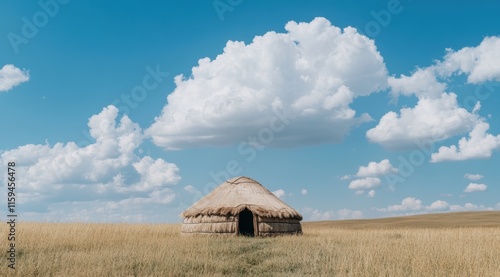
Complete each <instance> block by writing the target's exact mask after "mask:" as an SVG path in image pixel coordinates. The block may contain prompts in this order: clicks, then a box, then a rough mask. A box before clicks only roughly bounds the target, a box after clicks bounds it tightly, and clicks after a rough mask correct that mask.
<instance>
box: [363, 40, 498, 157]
mask: <svg viewBox="0 0 500 277" xmlns="http://www.w3.org/2000/svg"><path fill="white" fill-rule="evenodd" d="M499 53H500V38H498V37H487V38H485V39H484V40H483V41H482V42H481V44H480V45H479V46H477V47H466V48H463V49H461V50H459V51H457V52H453V51H452V50H448V53H447V54H446V55H445V57H444V58H443V60H442V61H438V62H436V64H434V65H432V66H429V67H427V68H421V69H417V70H416V71H415V72H414V73H413V74H412V75H411V76H405V75H401V76H400V77H394V76H392V77H389V78H388V84H389V86H390V88H391V92H392V94H393V95H394V96H395V97H398V96H399V95H404V96H412V95H414V96H416V97H417V98H418V102H417V104H416V106H415V107H410V108H402V109H401V110H400V112H399V114H398V113H397V112H393V111H391V112H388V113H386V114H385V115H384V116H383V117H382V118H381V119H380V122H379V123H378V125H377V126H376V127H374V128H372V129H370V130H368V131H367V133H366V136H367V138H368V139H369V140H370V141H372V142H375V143H378V144H381V145H382V146H384V147H386V148H393V149H394V148H396V149H397V148H409V147H416V145H417V144H418V143H419V142H429V141H432V142H435V141H441V140H444V139H448V138H451V137H453V136H456V135H459V134H463V133H466V132H470V131H471V130H472V129H474V128H475V127H477V126H478V125H479V124H482V123H483V122H484V121H485V119H484V118H481V117H480V116H479V115H478V114H477V112H478V111H479V109H480V103H479V102H478V103H477V104H476V106H475V107H474V109H472V111H468V110H466V109H464V108H462V107H460V105H459V103H458V102H457V95H456V94H455V93H453V92H447V91H446V90H447V85H446V84H447V82H450V81H452V80H453V77H454V75H457V74H466V75H467V76H468V82H469V83H480V82H486V81H493V80H500V65H499V64H498V63H494V62H492V61H496V60H498V59H499V55H500V54H499Z"/></svg>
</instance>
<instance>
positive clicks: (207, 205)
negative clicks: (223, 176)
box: [181, 177, 302, 236]
mask: <svg viewBox="0 0 500 277" xmlns="http://www.w3.org/2000/svg"><path fill="white" fill-rule="evenodd" d="M243 211H250V212H251V213H250V212H248V213H249V214H250V219H246V220H247V221H249V223H248V222H247V225H245V226H246V227H245V228H249V230H250V232H253V233H254V234H255V235H256V236H259V235H260V236H268V235H278V234H300V233H302V227H301V225H300V220H302V216H301V215H300V214H299V213H298V212H297V211H296V210H294V209H293V208H291V207H290V206H288V205H287V204H285V203H284V202H283V201H281V200H280V199H279V198H278V197H276V196H275V195H274V194H272V193H271V192H270V191H269V190H267V189H266V188H264V187H263V186H262V185H261V184H259V183H258V182H257V181H255V180H253V179H250V178H248V177H236V178H233V179H230V180H228V181H226V182H224V183H222V184H221V185H220V186H218V187H217V188H216V189H214V190H213V191H212V192H210V193H209V194H208V195H206V196H205V197H204V198H202V199H200V200H199V201H198V202H196V203H195V204H194V205H193V206H191V207H190V208H189V209H187V210H186V211H184V212H183V213H182V216H183V217H184V221H183V224H182V228H181V232H182V233H185V234H193V233H199V234H236V235H237V234H239V233H240V231H241V230H240V227H239V226H243V225H241V224H240V225H239V223H242V222H240V214H241V212H243ZM252 218H253V219H252ZM241 220H243V218H242V219H241ZM252 220H253V222H252ZM248 224H250V225H251V226H249V227H248ZM247 231H248V230H247Z"/></svg>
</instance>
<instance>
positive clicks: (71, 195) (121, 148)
mask: <svg viewBox="0 0 500 277" xmlns="http://www.w3.org/2000/svg"><path fill="white" fill-rule="evenodd" d="M88 125H89V128H90V134H91V136H92V138H93V139H94V140H95V141H94V142H93V143H90V144H89V145H87V146H77V144H76V143H74V142H68V143H66V144H64V143H56V144H55V145H53V146H50V145H48V144H44V145H34V144H28V145H24V146H20V147H18V148H16V149H12V150H9V151H5V152H3V153H2V155H1V161H2V164H6V163H7V162H9V161H15V162H16V172H17V175H18V176H19V182H20V183H22V186H20V187H19V188H18V189H19V192H20V193H21V197H20V199H23V198H24V199H25V200H26V201H27V202H26V203H29V204H35V203H39V204H40V205H47V204H46V203H47V202H52V203H51V204H50V207H52V208H54V207H58V205H54V204H55V203H57V202H62V201H64V202H71V199H78V200H79V201H83V202H86V201H94V199H100V200H99V201H100V202H103V203H104V202H110V201H111V202H113V201H114V202H117V203H121V204H126V203H130V201H133V202H134V203H139V202H140V203H144V204H159V203H166V202H170V201H172V200H173V197H174V194H173V192H172V191H171V190H169V189H168V186H171V185H174V184H176V183H177V182H178V181H179V180H180V177H179V175H178V172H179V169H178V167H177V166H176V165H175V164H172V163H168V162H166V161H165V160H163V159H161V158H159V159H153V158H152V157H150V156H144V157H140V156H138V155H137V154H136V152H137V150H138V148H139V146H140V144H141V143H142V141H143V139H144V135H143V134H142V130H141V128H140V127H139V125H138V124H136V123H134V122H132V121H131V120H130V119H129V118H128V117H127V116H126V115H124V116H123V117H122V118H121V119H119V120H118V109H117V108H116V107H114V106H108V107H106V108H104V109H103V110H102V112H101V113H99V114H97V115H94V116H92V117H91V118H90V119H89V123H88ZM162 197H164V198H162ZM120 201H121V202H120ZM127 201H128V202H127ZM47 207H49V206H47ZM52 213H54V214H57V211H55V210H54V211H52Z"/></svg>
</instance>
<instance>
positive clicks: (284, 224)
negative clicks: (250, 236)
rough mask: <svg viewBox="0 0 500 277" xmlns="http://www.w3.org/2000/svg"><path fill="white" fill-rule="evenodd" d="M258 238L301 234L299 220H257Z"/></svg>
mask: <svg viewBox="0 0 500 277" xmlns="http://www.w3.org/2000/svg"><path fill="white" fill-rule="evenodd" d="M258 229H259V236H275V235H285V234H291V235H292V234H302V226H301V225H300V220H298V219H294V218H290V219H281V218H260V217H259V219H258Z"/></svg>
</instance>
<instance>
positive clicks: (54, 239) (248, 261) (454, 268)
mask: <svg viewBox="0 0 500 277" xmlns="http://www.w3.org/2000/svg"><path fill="white" fill-rule="evenodd" d="M5 225H6V224H3V225H2V227H1V233H2V234H6V233H7V232H8V231H7V226H5ZM303 231H304V234H303V235H301V236H282V237H270V238H247V237H224V236H216V237H214V236H181V235H180V225H179V224H93V223H28V222H25V223H23V222H21V223H19V225H18V235H17V237H16V251H17V261H16V269H15V270H13V269H10V268H8V267H7V259H6V257H7V254H6V251H4V250H3V251H2V262H1V269H0V276H500V263H499V261H500V212H466V213H448V214H429V215H419V216H411V217H398V218H383V219H369V220H345V221H324V222H305V223H303ZM3 237H6V236H3ZM2 244H3V246H2V249H5V248H6V247H7V245H8V242H7V240H6V239H4V241H3V243H2Z"/></svg>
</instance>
